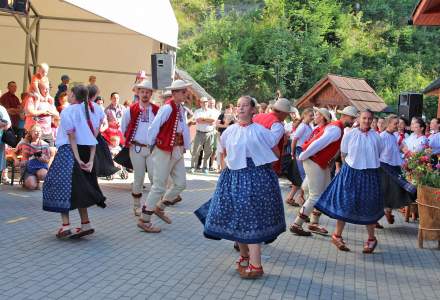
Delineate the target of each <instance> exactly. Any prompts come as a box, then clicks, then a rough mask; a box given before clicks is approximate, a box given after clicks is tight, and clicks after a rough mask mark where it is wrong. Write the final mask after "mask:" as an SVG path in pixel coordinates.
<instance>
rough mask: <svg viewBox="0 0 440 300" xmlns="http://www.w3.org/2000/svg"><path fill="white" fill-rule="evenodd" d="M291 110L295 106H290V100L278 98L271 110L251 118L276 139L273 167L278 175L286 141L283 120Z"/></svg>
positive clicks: (293, 109)
mask: <svg viewBox="0 0 440 300" xmlns="http://www.w3.org/2000/svg"><path fill="white" fill-rule="evenodd" d="M293 112H295V108H294V107H293V106H291V104H290V101H289V100H287V99H285V98H279V99H278V100H277V101H276V102H275V103H274V104H273V106H272V112H270V113H262V114H258V115H256V116H254V118H253V122H255V123H257V124H260V125H262V126H264V127H265V128H267V129H269V130H270V131H271V132H272V134H273V135H274V137H275V139H276V140H277V141H278V144H277V147H276V150H275V149H274V150H275V152H276V155H277V156H278V158H279V159H278V161H276V162H275V163H274V164H273V169H274V171H275V172H276V173H277V174H278V175H280V174H281V158H282V154H283V148H284V144H285V143H286V142H287V137H286V138H284V137H285V136H284V120H285V119H286V118H287V117H288V116H289V114H290V113H293Z"/></svg>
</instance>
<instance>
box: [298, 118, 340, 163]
mask: <svg viewBox="0 0 440 300" xmlns="http://www.w3.org/2000/svg"><path fill="white" fill-rule="evenodd" d="M327 126H338V127H339V128H340V129H341V136H340V137H339V139H338V140H336V141H334V142H332V143H331V144H329V145H328V146H327V147H325V148H324V149H322V150H320V151H319V152H318V153H316V154H315V155H313V156H312V157H310V159H311V160H312V161H314V162H315V163H317V164H318V165H319V166H320V167H321V168H323V169H325V168H327V167H328V165H329V163H330V161H331V160H332V158H333V157H335V155H336V153H338V151H339V147H340V146H341V141H342V136H343V135H344V124H343V123H342V122H341V121H339V120H338V121H334V122H331V123H329V124H327V125H326V126H325V127H327ZM325 127H323V128H322V130H320V131H319V132H317V133H316V134H315V135H314V136H313V137H312V138H311V139H309V140H308V141H307V142H305V143H304V144H303V145H302V148H303V151H305V150H306V149H307V148H308V147H309V146H310V144H311V143H313V142H314V141H316V140H317V139H319V138H320V137H321V136H322V135H323V134H324V130H323V129H325Z"/></svg>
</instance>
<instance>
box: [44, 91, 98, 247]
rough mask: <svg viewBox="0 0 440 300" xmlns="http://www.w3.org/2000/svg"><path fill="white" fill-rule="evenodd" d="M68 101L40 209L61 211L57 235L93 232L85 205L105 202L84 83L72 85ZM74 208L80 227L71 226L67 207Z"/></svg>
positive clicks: (61, 236) (80, 235)
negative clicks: (96, 169)
mask: <svg viewBox="0 0 440 300" xmlns="http://www.w3.org/2000/svg"><path fill="white" fill-rule="evenodd" d="M71 97H72V103H74V104H72V105H70V106H68V107H67V108H66V109H64V110H63V111H62V113H61V124H60V127H59V129H58V135H57V141H56V145H57V147H58V151H57V154H56V156H55V159H54V161H53V163H52V165H51V166H50V168H49V172H48V173H47V176H46V178H45V181H44V184H43V210H45V211H51V212H58V213H61V219H62V226H61V228H60V229H59V230H58V232H57V234H56V236H57V237H58V238H67V237H70V238H79V237H82V236H85V235H89V234H92V233H94V231H95V230H94V229H93V228H92V227H91V225H90V220H89V216H88V212H87V208H88V207H90V206H92V205H98V206H100V207H102V208H104V207H105V206H106V204H105V202H104V201H105V197H104V195H103V194H102V192H101V189H100V188H99V185H98V179H97V177H96V174H95V170H94V167H93V161H94V156H95V149H96V144H97V141H96V138H95V136H94V133H93V131H94V128H93V124H92V120H91V119H90V112H89V106H88V104H87V98H88V90H87V87H85V86H84V85H78V86H76V87H74V88H73V89H72V95H71ZM73 209H78V211H79V215H80V218H81V227H79V228H76V229H74V230H71V228H70V220H69V211H70V210H73Z"/></svg>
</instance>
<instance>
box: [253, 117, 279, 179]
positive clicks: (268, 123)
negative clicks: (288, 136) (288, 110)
mask: <svg viewBox="0 0 440 300" xmlns="http://www.w3.org/2000/svg"><path fill="white" fill-rule="evenodd" d="M253 121H254V122H255V123H257V124H260V125H261V126H263V127H265V128H267V129H269V130H270V128H271V127H272V125H273V124H275V123H277V122H278V123H281V122H280V120H279V119H278V118H277V116H276V115H275V114H274V113H268V114H258V115H255V116H254V118H253ZM277 148H278V151H279V156H278V155H277V156H278V157H279V159H278V160H277V161H276V162H274V163H273V165H272V167H273V169H274V171H275V172H276V173H277V174H281V158H282V157H283V148H284V138H283V137H281V139H280V140H279V142H278V145H277Z"/></svg>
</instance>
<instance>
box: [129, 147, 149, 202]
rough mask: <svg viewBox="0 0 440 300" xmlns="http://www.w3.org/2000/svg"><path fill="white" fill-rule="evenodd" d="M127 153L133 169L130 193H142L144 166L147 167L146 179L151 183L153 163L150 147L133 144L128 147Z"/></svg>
mask: <svg viewBox="0 0 440 300" xmlns="http://www.w3.org/2000/svg"><path fill="white" fill-rule="evenodd" d="M129 153H130V159H131V163H132V165H133V171H134V182H133V187H132V193H133V194H136V195H138V194H142V190H143V185H144V180H145V169H146V168H147V169H148V179H149V180H150V183H151V184H153V173H154V171H153V170H154V165H153V159H152V155H151V153H150V149H148V148H147V147H140V146H135V145H132V146H131V147H130V152H129Z"/></svg>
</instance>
